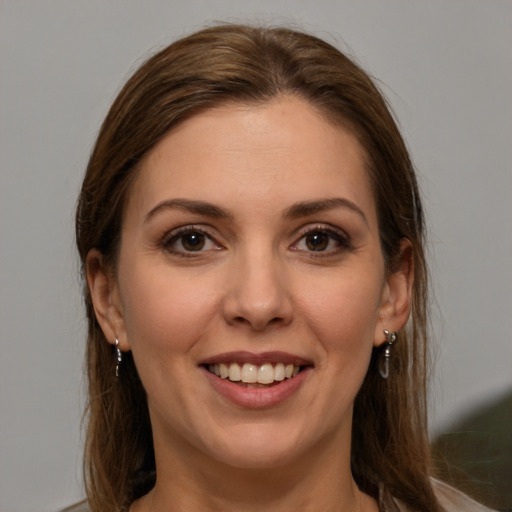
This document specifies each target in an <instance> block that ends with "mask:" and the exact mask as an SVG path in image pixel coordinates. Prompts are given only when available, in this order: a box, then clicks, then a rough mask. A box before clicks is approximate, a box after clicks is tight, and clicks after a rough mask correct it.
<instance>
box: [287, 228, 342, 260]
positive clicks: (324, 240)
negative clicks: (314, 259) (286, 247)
mask: <svg viewBox="0 0 512 512" xmlns="http://www.w3.org/2000/svg"><path fill="white" fill-rule="evenodd" d="M351 247H352V246H351V243H350V239H349V238H348V236H347V235H346V233H345V232H343V231H341V230H338V229H334V228H332V227H318V228H316V229H315V228H313V229H310V230H309V231H307V232H305V233H304V234H303V235H302V236H301V237H300V238H299V240H298V241H297V242H296V243H295V244H294V245H293V246H292V249H293V250H295V251H303V252H305V253H319V254H318V255H317V256H334V255H335V254H338V253H340V252H342V251H344V250H350V249H351Z"/></svg>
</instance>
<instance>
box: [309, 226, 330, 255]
mask: <svg viewBox="0 0 512 512" xmlns="http://www.w3.org/2000/svg"><path fill="white" fill-rule="evenodd" d="M304 241H305V243H306V246H307V248H308V249H309V250H310V251H325V250H326V249H327V247H328V246H329V241H330V237H329V235H328V234H327V233H322V232H318V231H317V232H314V233H309V234H308V235H306V236H305V239H304Z"/></svg>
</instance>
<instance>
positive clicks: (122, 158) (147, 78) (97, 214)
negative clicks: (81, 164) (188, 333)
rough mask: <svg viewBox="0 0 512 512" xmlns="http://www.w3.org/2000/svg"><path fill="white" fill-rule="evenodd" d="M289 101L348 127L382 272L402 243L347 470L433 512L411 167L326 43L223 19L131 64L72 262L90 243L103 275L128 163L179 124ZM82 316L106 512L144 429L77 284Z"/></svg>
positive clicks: (346, 62)
mask: <svg viewBox="0 0 512 512" xmlns="http://www.w3.org/2000/svg"><path fill="white" fill-rule="evenodd" d="M285 94H287V95H295V96H297V97H300V98H302V99H303V100H305V101H306V102H308V103H309V104H310V105H312V106H314V107H315V108H316V109H317V110H318V111H319V112H321V113H322V114H323V115H324V116H325V117H326V118H327V119H328V120H329V121H331V122H333V123H336V124H338V125H341V126H344V127H345V128H348V129H349V130H350V131H351V132H352V133H354V134H355V135H356V136H357V137H358V139H359V141H360V143H361V144H362V146H363V148H364V149H365V152H366V157H367V167H368V173H369V176H370V178H371V181H372V184H373V190H374V195H375V200H376V205H377V213H378V218H379V229H380V238H381V245H382V250H383V254H384V256H385V261H386V264H387V266H388V269H389V270H392V267H393V265H394V262H395V261H396V258H397V257H398V251H399V248H400V242H401V240H402V239H403V238H407V239H408V240H409V241H410V243H411V245H412V253H413V262H414V288H413V298H412V313H411V319H410V322H409V326H408V328H407V332H406V329H404V330H403V331H401V332H400V333H399V334H398V337H399V343H397V344H396V348H395V347H394V348H395V350H394V352H393V359H392V363H393V364H392V368H391V371H390V377H389V379H387V380H383V379H381V378H380V377H379V376H378V375H377V374H376V371H375V362H376V358H377V352H376V351H375V353H374V355H373V357H372V363H371V365H370V368H369V370H368V374H367V376H366V379H365V381H364V384H363V386H362V388H361V390H360V392H359V394H358V395H357V397H356V400H355V404H354V423H353V440H352V472H353V475H354V478H355V480H356V482H357V483H358V485H359V486H360V487H361V488H362V489H363V490H365V491H366V492H368V493H370V494H373V495H375V494H376V492H377V491H376V486H377V485H378V483H379V482H382V483H384V484H385V485H386V486H387V487H388V488H389V490H390V491H391V493H392V494H393V495H395V496H396V497H397V498H400V499H401V500H402V501H404V502H405V503H407V504H409V505H410V506H412V507H413V508H414V509H415V510H418V511H425V512H427V511H428V512H433V511H436V510H439V506H438V504H437V501H436V499H435V497H434V493H433V490H432V487H431V482H430V480H429V473H430V456H429V446H428V437H427V416H426V414H427V413H426V368H427V362H428V361H427V336H426V331H427V327H426V324H427V315H426V310H427V270H426V263H425V256H424V237H425V233H424V229H425V228H424V218H423V211H422V206H421V201H420V197H419V194H418V186H417V183H416V177H415V173H414V169H413V166H412V163H411V160H410V158H409V155H408V152H407V149H406V146H405V144H404V141H403V139H402V137H401V135H400V132H399V130H398V128H397V125H396V123H395V121H394V119H393V116H392V115H391V113H390V110H389V108H388V106H387V104H386V101H385V100H384V98H383V96H382V95H381V93H380V92H379V90H378V89H377V88H376V86H375V85H374V83H373V82H372V80H371V79H370V78H369V77H368V75H367V74H366V73H365V72H364V71H362V70H361V69H360V67H359V66H357V65H356V64H355V63H354V62H353V61H352V60H350V59H349V58H348V57H347V56H345V55H344V54H343V53H341V52H340V51H338V50H337V49H336V48H334V47H333V46H331V45H329V44H328V43H326V42H324V41H322V40H319V39H317V38H316V37H313V36H311V35H307V34H304V33H301V32H297V31H294V30H290V29H286V28H262V27H249V26H240V25H225V26H217V27H214V28H208V29H205V30H202V31H200V32H197V33H195V34H192V35H190V36H188V37H185V38H183V39H181V40H179V41H177V42H175V43H173V44H171V45H170V46H168V47H167V48H165V49H163V50H161V51H160V52H158V53H157V54H156V55H154V56H153V57H151V58H150V59H149V60H148V61H147V62H145V63H144V64H143V65H142V66H141V67H140V69H139V70H138V71H136V73H135V74H134V75H133V76H132V77H131V78H130V79H129V81H128V82H127V84H126V85H125V86H124V88H123V89H122V90H121V92H120V93H119V95H118V97H117V99H116V100H115V102H114V104H113V105H112V107H111V109H110V111H109V113H108V115H107V117H106V119H105V121H104V123H103V126H102V128H101V131H100V133H99V135H98V139H97V142H96V145H95V147H94V150H93V152H92V155H91V158H90V161H89V165H88V167H87V172H86V175H85V178H84V181H83V186H82V190H81V194H80V197H79V201H78V207H77V213H76V240H77V246H78V251H79V253H80V257H81V261H82V264H84V263H85V260H86V257H87V254H88V252H89V251H90V250H91V249H92V248H97V249H99V250H100V251H101V252H102V254H103V255H104V257H105V259H106V261H107V262H108V264H109V265H110V267H111V270H112V271H113V272H115V268H116V258H117V254H118V250H119V240H120V229H121V224H122V220H123V207H124V205H125V203H126V199H127V194H129V190H130V183H131V182H132V181H133V179H134V176H135V175H136V173H137V171H138V168H139V166H138V163H139V162H140V161H141V158H142V157H143V156H144V155H145V154H146V153H147V152H148V151H149V150H150V149H151V148H153V147H154V146H155V144H157V143H158V142H159V141H160V140H161V139H162V137H163V136H164V135H166V134H167V133H168V132H169V130H172V129H173V127H175V126H176V125H177V124H178V123H179V122H181V121H183V120H184V119H186V118H189V117H191V116H193V115H195V114H197V113H198V112H201V111H203V110H205V109H208V108H212V107H215V106H218V105H220V104H222V103H226V102H230V103H233V102H235V103H236V102H240V103H245V104H247V103H251V104H258V103H262V102H266V101H269V100H270V99H272V98H274V97H276V96H278V95H285ZM84 297H85V304H86V308H87V316H88V322H89V330H88V341H87V370H88V379H89V381H88V382H89V402H88V429H87V438H86V446H85V474H86V486H87V494H88V499H89V503H90V506H91V509H92V510H93V511H94V512H100V511H101V512H104V511H105V510H111V511H118V510H123V509H124V508H126V507H127V506H128V505H129V504H130V503H131V502H132V501H133V500H134V499H136V498H138V497H140V496H141V495H143V494H145V493H146V492H148V490H149V489H151V487H152V485H153V484H154V481H155V459H154V451H153V442H152V435H151V425H150V421H149V415H148V410H147V402H146V397H145V392H144V389H143V387H142V384H141V382H140V380H139V378H138V375H137V370H136V368H135V365H134V363H133V359H132V358H131V357H130V354H126V355H125V357H124V361H123V367H122V370H121V373H120V376H119V379H118V381H116V377H115V372H114V364H115V359H114V355H113V352H112V347H111V345H110V344H109V343H107V341H106V339H105V337H104V335H103V332H102V331H101V329H100V327H99V324H98V322H97V320H96V318H95V315H94V310H93V307H92V302H91V297H90V293H89V290H88V289H87V286H86V285H84Z"/></svg>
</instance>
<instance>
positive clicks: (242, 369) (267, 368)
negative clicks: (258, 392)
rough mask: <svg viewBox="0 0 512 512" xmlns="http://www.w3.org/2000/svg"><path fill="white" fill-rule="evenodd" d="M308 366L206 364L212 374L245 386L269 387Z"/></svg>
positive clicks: (293, 375)
mask: <svg viewBox="0 0 512 512" xmlns="http://www.w3.org/2000/svg"><path fill="white" fill-rule="evenodd" d="M305 367H306V366H305V365H302V366H301V365H295V364H291V363H289V364H284V363H271V362H267V363H263V364H252V363H217V364H208V365H205V368H206V369H207V370H208V371H209V372H210V373H212V374H214V375H216V376H217V377H220V378H221V379H227V380H229V381H230V382H233V383H235V384H237V385H239V386H242V387H245V388H268V387H272V386H275V385H276V384H279V383H281V382H283V381H284V380H287V379H293V378H294V377H296V376H297V375H298V374H299V373H300V372H301V371H302V370H303V369H304V368H305Z"/></svg>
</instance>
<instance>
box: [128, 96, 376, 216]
mask: <svg viewBox="0 0 512 512" xmlns="http://www.w3.org/2000/svg"><path fill="white" fill-rule="evenodd" d="M365 156H366V155H365V152H364V150H363V148H362V146H361V145H360V144H359V142H358V140H357V138H356V136H355V135H353V134H352V133H351V132H349V131H348V130H347V129H344V128H342V127H340V126H337V125H334V124H333V123H331V122H329V121H328V120H327V119H326V117H325V116H323V115H321V114H320V113H319V112H318V111H317V110H316V109H315V108H313V107H312V106H310V105H309V104H307V103H306V102H304V101H303V100H300V99H297V98H293V97H292V98H289V97H287V98H280V99H279V100H277V99H276V100H274V101H272V102H269V103H265V104H262V105H238V104H232V105H226V106H222V107H217V108H212V109H210V110H206V111H204V112H202V113H200V114H198V115H196V116H193V117H192V118H190V119H188V120H186V121H184V122H183V123H182V124H180V125H179V126H177V127H176V128H174V129H173V130H171V131H170V132H169V133H168V134H167V136H166V137H164V139H163V140H162V141H160V142H159V143H158V144H157V145H156V146H155V147H154V148H153V149H152V150H151V151H150V152H149V153H148V154H147V155H146V157H145V158H144V160H143V162H142V164H141V168H140V172H139V175H138V176H137V179H136V180H135V183H134V186H133V188H132V190H131V194H130V198H129V203H131V204H132V206H137V207H138V208H142V209H144V208H146V209H147V208H148V207H149V206H150V205H151V203H156V202H158V201H160V200H163V199H167V198H168V196H173V197H189V198H192V199H201V200H204V199H206V200H208V201H211V202H218V201H221V202H222V201H225V200H226V198H230V201H232V202H233V203H234V204H235V203H237V199H238V203H240V204H241V205H244V204H245V205H247V204H249V203H254V202H257V201H258V200H259V202H260V203H261V204H262V207H263V208H267V207H268V206H269V204H272V205H274V204H276V203H278V204H280V203H285V202H297V201H307V200H310V199H311V198H312V197H315V198H323V197H331V196H333V194H336V195H343V196H347V198H348V199H350V200H353V201H355V202H358V203H363V204H362V206H364V207H365V208H367V209H368V208H369V209H372V208H373V207H374V205H373V194H372V192H371V185H370V180H369V176H368V173H367V171H366V158H365Z"/></svg>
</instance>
